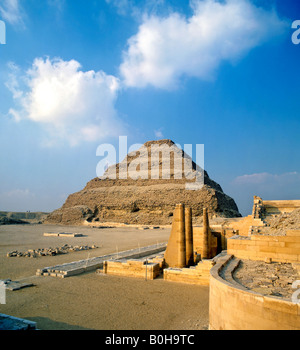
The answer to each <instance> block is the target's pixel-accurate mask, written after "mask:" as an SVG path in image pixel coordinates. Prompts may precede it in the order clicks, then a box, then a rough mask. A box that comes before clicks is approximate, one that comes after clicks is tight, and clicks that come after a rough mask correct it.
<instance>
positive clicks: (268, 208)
mask: <svg viewBox="0 0 300 350" xmlns="http://www.w3.org/2000/svg"><path fill="white" fill-rule="evenodd" d="M295 209H300V200H271V201H266V200H262V198H260V197H258V196H254V203H253V210H252V216H253V218H255V219H262V220H264V219H266V218H267V217H269V216H275V215H279V214H283V213H290V212H292V211H293V210H295Z"/></svg>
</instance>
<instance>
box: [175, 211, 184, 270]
mask: <svg viewBox="0 0 300 350" xmlns="http://www.w3.org/2000/svg"><path fill="white" fill-rule="evenodd" d="M175 215H176V216H175V221H177V225H176V226H177V249H178V255H177V256H178V263H177V267H179V268H182V267H185V266H186V249H185V208H184V204H177V205H176V209H175Z"/></svg>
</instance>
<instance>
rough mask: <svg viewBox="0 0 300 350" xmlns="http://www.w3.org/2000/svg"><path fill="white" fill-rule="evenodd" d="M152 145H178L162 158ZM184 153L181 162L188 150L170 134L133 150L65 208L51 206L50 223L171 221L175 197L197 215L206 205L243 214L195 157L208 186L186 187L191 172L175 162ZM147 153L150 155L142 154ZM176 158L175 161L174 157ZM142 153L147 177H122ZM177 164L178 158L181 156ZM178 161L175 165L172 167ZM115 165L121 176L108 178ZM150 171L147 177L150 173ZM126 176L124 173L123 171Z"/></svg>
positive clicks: (226, 214)
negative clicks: (166, 168)
mask: <svg viewBox="0 0 300 350" xmlns="http://www.w3.org/2000/svg"><path fill="white" fill-rule="evenodd" d="M152 145H159V146H161V145H168V146H169V147H173V149H174V156H173V158H172V154H171V157H170V155H169V158H168V159H165V158H161V159H160V161H159V164H156V165H154V164H153V162H152V163H151V156H150V155H151V147H152ZM175 154H176V157H177V156H178V155H179V154H180V155H181V157H182V163H184V161H183V156H184V153H183V151H182V150H181V149H179V148H178V147H177V146H176V145H175V144H174V142H173V141H171V140H161V141H151V142H147V143H145V144H144V147H142V148H141V149H140V150H139V151H138V152H137V154H134V155H133V154H129V155H128V156H127V157H126V158H125V160H124V161H123V162H121V163H119V164H117V165H115V166H112V167H110V168H108V169H107V171H106V173H105V174H104V176H103V177H102V178H95V179H93V180H91V181H90V182H89V183H88V184H87V185H86V187H85V188H84V189H83V190H82V191H79V192H77V193H74V194H71V195H70V196H69V197H68V198H67V200H66V202H65V203H64V205H63V206H62V208H60V209H58V210H55V211H54V212H52V213H51V214H50V215H49V216H48V217H47V218H46V220H45V223H61V224H82V223H84V221H85V220H87V221H88V222H109V221H110V222H126V223H130V224H143V225H152V224H155V225H169V224H171V223H172V213H173V210H174V205H175V204H176V203H184V204H186V205H188V206H189V207H190V208H191V209H192V211H193V215H194V222H195V223H197V220H196V221H195V218H196V219H197V218H199V221H201V219H202V213H203V208H204V207H206V208H207V209H208V212H209V214H210V216H223V217H240V216H241V215H240V213H239V211H238V208H237V205H236V203H235V202H234V200H233V199H232V198H231V197H229V196H227V195H226V194H225V193H224V192H223V190H222V188H221V186H220V185H219V184H217V183H216V182H215V181H213V180H211V179H210V177H209V176H208V174H207V172H206V171H204V172H203V171H202V170H201V169H200V168H199V167H198V166H197V165H196V164H195V163H194V162H191V165H192V169H193V170H192V171H193V172H194V174H196V173H197V174H200V173H201V174H200V175H199V176H202V177H203V176H204V186H203V187H202V188H201V189H200V190H187V189H186V184H187V183H190V182H192V180H190V178H189V175H190V173H188V174H186V173H184V171H182V169H181V171H182V172H183V173H182V178H181V179H180V178H178V174H179V172H180V170H178V169H177V168H175V165H174V164H175V161H174V159H175V158H174V157H175ZM142 155H143V156H145V159H144V158H142V160H141V158H140V157H141V156H142ZM170 158H171V161H170ZM137 159H140V162H139V164H138V166H137V167H138V168H139V171H140V174H141V176H142V177H143V179H137V180H133V179H132V178H131V177H130V176H129V175H128V176H127V179H120V173H121V174H123V173H122V172H120V169H124V166H125V167H126V166H127V168H128V169H129V168H130V166H132V164H134V162H135V161H136V160H137ZM167 161H169V163H171V171H170V177H169V178H168V179H165V178H163V177H164V175H166V174H165V172H163V171H162V163H163V164H167V163H166V162H167ZM176 164H177V162H176ZM172 166H173V167H172ZM115 170H116V174H117V176H116V179H111V178H105V177H107V176H108V175H111V174H112V173H113V172H114V171H115ZM152 171H154V173H155V171H157V174H158V173H159V178H157V179H153V177H152V178H151V174H152ZM147 173H148V175H149V177H148V178H145V174H146V175H147ZM121 177H122V176H121Z"/></svg>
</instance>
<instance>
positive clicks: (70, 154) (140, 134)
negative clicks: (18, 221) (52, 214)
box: [0, 0, 300, 215]
mask: <svg viewBox="0 0 300 350" xmlns="http://www.w3.org/2000/svg"><path fill="white" fill-rule="evenodd" d="M0 19H1V20H2V21H4V22H5V24H6V45H0V147H1V152H0V164H1V167H0V179H1V181H0V210H8V211H26V210H31V211H52V210H54V209H56V208H58V207H60V206H61V205H62V204H63V203H64V200H65V199H66V197H67V195H68V194H70V193H73V192H75V191H78V190H81V189H82V188H83V187H84V186H85V184H86V183H87V182H88V181H89V180H91V179H92V178H94V177H95V176H96V166H97V163H98V162H99V160H100V159H99V157H97V156H96V149H97V147H98V145H100V144H102V143H111V144H113V145H115V146H116V147H118V136H121V135H127V136H128V144H129V145H131V144H135V143H144V142H146V141H149V140H153V139H160V138H169V139H172V140H173V141H175V142H176V143H179V144H180V145H182V146H183V145H184V144H192V145H196V144H204V145H205V169H206V170H207V172H208V174H209V175H210V177H211V178H212V179H214V180H215V181H217V182H218V183H219V184H220V185H221V186H222V188H223V190H224V191H225V193H227V194H229V195H230V196H232V197H233V198H234V199H235V200H236V202H237V205H238V207H239V209H240V211H241V213H242V214H243V215H248V214H249V213H250V210H251V206H252V197H253V195H260V196H262V197H263V198H265V199H299V198H300V162H299V160H300V159H299V149H300V138H299V131H300V118H299V112H300V105H299V90H300V88H299V81H300V65H299V62H300V45H294V44H293V43H292V40H291V36H292V34H293V32H294V31H295V29H292V28H291V26H292V23H293V21H295V20H298V19H300V4H299V3H298V2H297V1H292V0H255V1H254V0H252V1H250V0H227V1H217V0H202V1H200V0H193V1H188V0H186V1H185V0H180V1H179V0H173V1H171V0H169V1H167V0H157V1H154V0H145V1H135V0H118V1H117V0H85V1H83V0H60V1H59V0H0Z"/></svg>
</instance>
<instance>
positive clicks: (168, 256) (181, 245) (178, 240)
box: [165, 204, 194, 268]
mask: <svg viewBox="0 0 300 350" xmlns="http://www.w3.org/2000/svg"><path fill="white" fill-rule="evenodd" d="M185 222H186V212H185V206H184V204H177V205H176V208H175V211H174V215H173V225H172V231H171V235H170V239H169V242H168V245H167V249H166V253H165V262H166V266H169V267H179V268H182V267H185V266H187V261H190V260H191V259H193V256H194V254H193V252H192V251H191V250H190V252H189V254H190V255H189V256H187V249H186V243H187V240H186V238H187V237H186V223H185ZM187 223H189V220H187ZM187 226H188V225H187ZM188 230H189V231H191V229H190V228H189V227H188ZM189 238H190V242H188V245H190V244H191V243H192V242H191V240H192V237H191V235H190V237H189ZM189 249H190V247H189Z"/></svg>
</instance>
